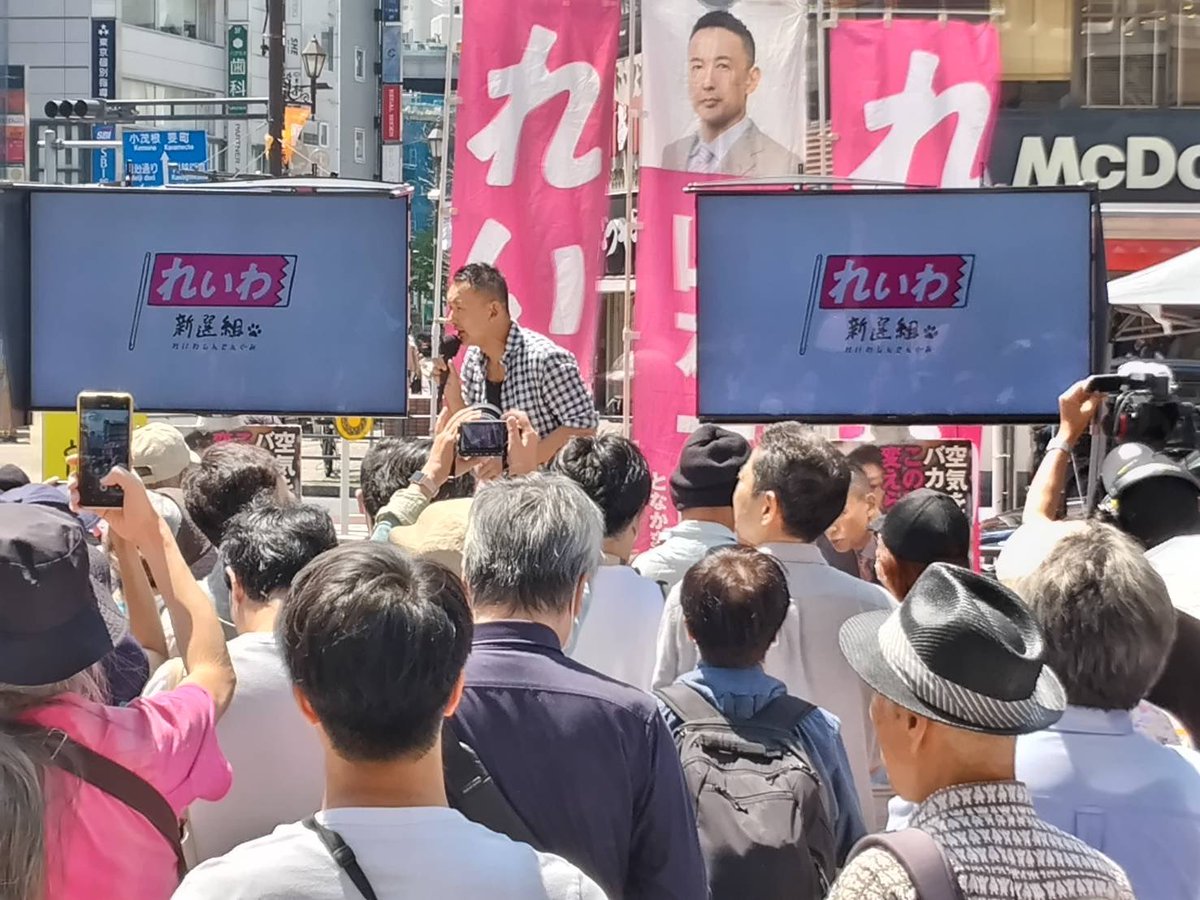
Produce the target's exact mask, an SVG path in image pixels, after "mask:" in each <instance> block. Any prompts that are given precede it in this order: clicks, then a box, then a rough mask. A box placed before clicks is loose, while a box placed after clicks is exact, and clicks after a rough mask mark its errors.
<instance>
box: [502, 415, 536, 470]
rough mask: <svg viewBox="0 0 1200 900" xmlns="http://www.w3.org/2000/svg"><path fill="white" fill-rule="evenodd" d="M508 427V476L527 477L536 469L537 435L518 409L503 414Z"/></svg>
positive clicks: (527, 418) (526, 416)
mask: <svg viewBox="0 0 1200 900" xmlns="http://www.w3.org/2000/svg"><path fill="white" fill-rule="evenodd" d="M504 422H505V424H506V425H507V426H508V474H509V475H528V474H530V473H531V472H536V471H537V467H538V433H537V431H536V430H535V429H534V427H533V425H532V423H531V422H530V421H529V416H528V415H526V414H525V413H523V412H521V410H519V409H513V410H509V411H508V412H506V413H505V414H504Z"/></svg>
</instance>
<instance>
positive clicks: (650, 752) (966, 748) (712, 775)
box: [0, 266, 1200, 900]
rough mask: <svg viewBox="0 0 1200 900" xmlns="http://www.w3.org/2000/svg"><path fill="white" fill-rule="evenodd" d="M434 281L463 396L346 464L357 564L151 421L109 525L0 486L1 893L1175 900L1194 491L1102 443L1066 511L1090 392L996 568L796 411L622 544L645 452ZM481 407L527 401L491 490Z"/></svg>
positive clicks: (286, 495) (1185, 860)
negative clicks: (1100, 454)
mask: <svg viewBox="0 0 1200 900" xmlns="http://www.w3.org/2000/svg"><path fill="white" fill-rule="evenodd" d="M454 284H455V289H454V291H453V293H452V296H453V304H452V309H453V310H454V315H455V316H456V317H457V320H458V321H459V323H460V328H461V330H462V332H463V334H464V339H466V340H467V341H468V343H470V342H471V340H472V339H475V340H476V341H477V342H476V343H475V344H473V346H474V347H475V348H478V349H477V350H476V351H475V352H474V353H473V354H471V355H469V356H468V361H469V363H470V365H471V367H472V368H471V374H469V376H468V377H467V378H466V379H465V380H461V381H460V380H458V379H454V378H451V379H450V381H451V383H450V385H449V387H448V392H447V393H448V398H449V399H448V401H447V408H446V409H445V410H444V411H443V413H442V414H441V416H440V417H439V420H438V426H437V429H436V434H435V435H434V437H433V438H432V439H389V440H385V441H380V442H378V443H377V444H375V445H373V446H372V448H371V449H370V451H369V453H368V454H367V457H366V459H365V460H364V461H363V465H362V475H361V487H360V492H359V502H360V504H361V506H362V509H363V511H364V512H365V514H366V515H367V517H368V520H369V523H370V525H371V530H370V537H369V538H368V539H366V540H344V541H339V539H338V536H337V534H336V533H335V530H334V528H333V525H332V522H331V521H330V519H329V516H328V515H327V514H326V513H325V512H323V511H322V510H321V509H319V508H316V507H313V506H309V505H305V504H303V503H301V502H300V501H298V500H297V499H296V498H295V496H294V495H292V494H291V492H289V491H288V490H287V485H286V481H285V480H284V479H283V477H282V474H281V472H280V471H279V468H278V466H277V464H276V462H275V460H274V458H273V457H272V456H271V455H270V454H269V453H267V452H265V451H263V450H260V449H258V448H255V447H251V446H246V445H238V444H218V445H214V446H212V447H210V448H208V449H207V450H205V451H204V453H203V454H202V455H201V456H200V457H196V456H195V455H194V454H191V453H190V452H189V451H188V449H187V447H186V445H185V444H184V442H183V438H182V436H181V435H180V434H179V433H178V432H177V431H175V430H173V429H171V428H169V427H167V426H164V425H161V424H158V423H153V424H150V425H147V426H145V427H144V428H142V429H140V430H139V431H138V432H136V433H135V434H134V438H133V460H132V462H133V471H132V472H131V471H127V470H126V469H124V468H117V469H114V470H113V471H112V472H111V473H110V474H109V475H108V476H107V478H106V483H107V484H108V485H111V486H114V487H119V488H120V489H121V490H122V491H123V493H124V503H123V506H122V507H121V508H120V509H115V510H103V511H90V510H85V509H80V508H79V506H78V494H77V492H76V491H75V485H74V483H73V482H72V484H71V485H70V486H69V489H67V490H64V489H60V488H58V487H55V486H51V485H31V484H28V483H27V482H28V478H27V477H25V476H24V474H23V473H21V472H20V471H19V470H15V469H14V468H13V467H4V468H3V469H0V488H3V489H4V490H3V493H0V804H2V805H3V810H4V813H3V816H2V817H0V898H4V900H60V898H90V897H96V898H100V897H104V898H110V897H118V896H120V897H138V898H150V900H154V898H167V897H171V896H177V897H181V898H187V900H237V898H285V897H286V898H299V897H306V898H316V900H324V898H358V897H362V898H366V900H372V898H401V897H403V898H418V897H428V898H445V897H476V896H478V897H494V898H514V900H516V898H554V900H559V898H561V900H580V898H604V897H608V898H627V900H638V898H646V900H672V898H678V900H705V898H712V900H725V898H750V897H753V898H764V900H767V898H780V900H783V898H798V900H806V898H822V897H829V898H836V900H868V898H870V900H876V898H881V900H914V898H925V900H933V898H942V897H945V898H950V897H961V898H967V900H1041V898H1045V900H1070V898H1075V900H1084V898H1092V900H1095V898H1105V900H1107V898H1130V897H1134V896H1139V897H1144V898H1153V900H1173V898H1179V900H1183V898H1195V897H1200V854H1197V853H1196V852H1195V848H1196V846H1198V845H1200V844H1198V843H1197V841H1198V839H1200V755H1197V753H1196V751H1195V750H1194V749H1192V747H1191V740H1190V737H1189V735H1190V734H1192V733H1195V728H1197V727H1200V707H1198V706H1197V700H1196V691H1195V689H1194V686H1195V684H1196V678H1197V672H1196V670H1197V667H1198V666H1200V662H1197V660H1200V655H1197V653H1196V652H1194V650H1195V647H1196V646H1197V641H1198V640H1200V622H1198V621H1197V618H1196V616H1197V615H1200V603H1197V601H1196V598H1197V588H1196V584H1197V579H1196V578H1195V575H1194V571H1195V570H1194V569H1193V568H1192V565H1193V562H1192V557H1191V556H1190V554H1191V552H1193V547H1194V545H1195V544H1196V543H1197V541H1200V505H1198V501H1200V482H1197V481H1196V479H1195V478H1193V477H1192V476H1191V475H1190V474H1189V472H1188V471H1187V470H1186V469H1185V468H1184V467H1183V466H1181V465H1180V464H1179V463H1177V462H1174V461H1173V460H1171V459H1168V458H1166V457H1163V456H1160V455H1158V454H1155V453H1154V452H1153V451H1151V450H1149V449H1148V448H1141V447H1137V446H1133V445H1123V446H1122V447H1119V448H1118V451H1117V452H1116V455H1115V456H1114V458H1113V460H1112V461H1111V464H1106V466H1105V472H1104V488H1105V491H1106V495H1107V500H1106V502H1105V503H1104V504H1102V505H1101V509H1100V510H1099V512H1098V514H1097V515H1096V516H1095V517H1093V518H1091V519H1089V520H1080V521H1062V520H1061V515H1060V514H1061V507H1062V503H1061V498H1062V494H1063V488H1064V486H1065V482H1066V479H1067V473H1068V470H1069V467H1070V453H1071V449H1072V447H1073V446H1074V444H1075V443H1076V442H1078V441H1079V439H1080V438H1081V437H1082V436H1083V435H1084V434H1085V433H1086V431H1087V430H1088V428H1089V426H1090V424H1091V422H1092V419H1093V417H1094V416H1095V414H1096V411H1097V409H1098V407H1099V404H1100V398H1099V397H1097V396H1095V395H1092V394H1089V393H1088V392H1087V389H1086V386H1085V385H1083V384H1080V385H1076V386H1074V387H1073V388H1071V389H1070V390H1068V391H1067V392H1066V393H1065V394H1064V395H1063V397H1062V399H1061V422H1060V425H1059V431H1058V437H1057V438H1056V440H1055V441H1052V442H1051V446H1050V451H1049V452H1048V454H1047V456H1046V458H1045V459H1044V460H1043V462H1042V463H1041V466H1040V467H1039V469H1038V471H1037V473H1036V475H1035V477H1034V479H1033V482H1032V484H1031V486H1030V491H1029V499H1028V502H1027V505H1026V507H1025V511H1024V524H1023V525H1022V526H1021V528H1020V529H1018V531H1017V533H1016V534H1014V535H1013V537H1012V538H1011V539H1010V541H1009V542H1008V544H1007V545H1006V547H1005V549H1004V551H1003V552H1002V553H1001V556H1000V558H999V559H998V560H997V563H996V578H990V577H987V576H984V575H981V574H978V573H976V572H975V571H972V569H971V565H970V564H971V562H972V559H971V556H972V547H971V543H972V542H971V523H970V522H969V520H968V518H967V516H966V515H965V514H964V512H963V511H962V509H960V507H959V506H958V504H957V503H956V502H955V501H954V500H953V499H952V498H950V497H949V496H947V495H945V494H941V493H938V492H936V491H932V490H919V491H915V492H913V493H911V494H908V495H907V496H905V497H903V498H902V499H900V500H899V501H898V502H896V503H894V504H893V505H891V506H890V508H888V509H886V510H885V509H884V506H885V504H884V497H883V491H882V474H883V471H882V462H881V459H880V457H879V456H878V450H877V448H871V447H864V448H859V450H857V451H855V452H854V453H852V454H849V455H847V454H844V453H843V452H841V451H840V450H839V449H838V448H836V447H835V446H834V445H832V444H831V443H830V442H828V441H827V440H825V439H824V438H822V437H820V436H818V434H817V433H815V432H814V431H813V430H811V429H808V428H805V427H804V426H802V425H799V424H796V423H779V424H774V425H770V426H768V427H766V428H765V429H763V430H762V431H761V434H760V435H759V436H758V437H757V439H756V440H755V441H754V442H753V444H751V443H750V442H748V441H747V440H745V439H744V438H743V437H741V436H739V435H738V434H736V433H734V432H732V431H728V430H725V429H722V428H718V427H715V426H711V425H705V426H701V427H700V428H699V429H697V430H696V432H695V433H694V434H692V435H691V437H690V438H689V440H688V441H687V443H686V445H685V446H684V448H683V451H682V453H681V455H680V458H679V461H678V466H677V468H676V470H675V472H674V473H673V474H672V476H671V478H670V480H669V487H670V494H671V499H672V501H673V502H674V505H675V507H676V508H677V510H678V513H679V521H678V524H676V525H674V526H673V527H671V528H668V529H666V530H665V531H664V532H663V533H662V534H661V535H660V536H659V539H658V541H657V543H655V544H654V546H652V547H651V548H650V549H648V550H646V551H645V552H643V553H640V554H635V552H634V548H635V546H637V545H638V543H639V541H638V538H639V529H640V527H641V523H642V521H643V513H644V512H645V509H646V507H647V504H648V502H649V500H650V494H651V475H650V471H649V467H648V465H647V462H646V459H645V457H644V456H643V454H642V452H641V451H640V450H639V448H638V447H637V446H636V445H635V444H634V443H632V442H631V441H629V440H628V439H626V438H623V437H620V436H616V435H611V434H598V433H596V429H595V423H594V422H588V421H586V417H585V416H582V415H581V414H579V412H578V410H576V409H575V405H576V394H577V392H576V389H575V386H574V384H573V381H572V376H571V372H570V366H569V365H568V364H567V363H566V362H565V361H564V360H563V359H562V358H561V356H560V355H559V354H557V352H556V351H555V350H554V349H553V345H552V344H549V342H548V341H546V339H544V338H541V337H540V336H536V335H533V334H532V333H526V332H524V331H523V330H522V329H520V326H518V325H517V324H516V323H514V322H512V321H511V319H509V318H508V315H507V306H506V300H507V298H506V294H505V292H504V289H503V279H502V278H500V277H499V275H498V273H496V272H495V270H492V269H490V267H480V266H472V267H468V268H467V269H466V270H463V271H462V272H460V273H458V274H457V275H456V277H455V282H454ZM498 359H502V360H503V362H502V363H501V364H499V365H498V366H497V365H493V363H497V362H498ZM514 372H515V373H522V374H521V378H522V379H523V380H522V381H521V383H520V384H519V385H510V384H509V382H508V379H509V378H512V377H513V375H514ZM546 373H548V377H549V378H550V381H549V382H548V384H549V385H550V387H549V388H547V391H546V392H544V393H538V391H539V385H543V384H546V383H547V382H545V381H544V380H543V376H544V375H546ZM443 374H445V375H449V373H448V372H444V373H443ZM573 377H574V378H575V379H578V372H577V371H575V373H574V376H573ZM468 395H469V396H468ZM475 395H479V396H481V397H487V396H491V397H493V398H495V397H497V396H498V397H499V398H500V399H501V400H503V401H506V400H508V399H511V398H512V397H513V396H514V395H515V396H516V397H518V398H519V399H521V400H523V401H527V402H529V403H530V404H532V405H533V406H534V409H532V410H530V409H521V408H520V407H517V408H510V411H509V412H508V413H506V414H505V415H504V417H503V418H504V422H505V427H506V429H507V433H508V451H507V453H506V455H505V457H504V458H503V459H500V460H497V459H486V460H465V459H462V458H461V457H460V456H459V453H458V449H459V441H458V438H459V433H460V431H461V429H462V428H463V426H464V424H466V423H468V422H471V421H473V420H474V419H475V418H477V417H478V416H479V415H480V414H481V413H480V410H479V408H478V403H477V401H474V400H471V401H470V402H467V401H468V400H469V399H470V397H471V396H475ZM534 395H536V397H534ZM531 397H533V399H530V398H531ZM497 405H499V404H497ZM505 406H506V408H507V404H505ZM564 406H565V411H564ZM547 441H548V442H549V444H550V448H549V449H547V446H546V443H547Z"/></svg>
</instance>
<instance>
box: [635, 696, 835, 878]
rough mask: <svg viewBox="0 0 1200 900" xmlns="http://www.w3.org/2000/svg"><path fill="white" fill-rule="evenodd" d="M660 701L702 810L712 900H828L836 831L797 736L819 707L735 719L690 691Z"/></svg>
mask: <svg viewBox="0 0 1200 900" xmlns="http://www.w3.org/2000/svg"><path fill="white" fill-rule="evenodd" d="M656 693H657V696H658V697H659V698H660V699H661V700H662V701H663V703H665V704H666V705H667V707H668V708H669V709H670V710H671V711H672V712H673V713H675V715H676V716H678V717H679V718H680V719H681V720H682V721H683V724H682V725H681V726H680V727H679V728H677V729H676V731H675V745H676V747H678V749H679V757H680V761H681V762H682V763H683V774H684V776H685V778H686V779H687V786H688V790H689V792H690V793H691V796H692V800H693V802H694V803H695V807H696V823H697V826H698V828H699V830H700V846H701V849H702V850H703V851H704V862H705V866H706V868H707V870H708V885H709V890H710V897H711V900H743V898H746V897H762V898H764V900H767V898H775V897H787V898H789V900H791V898H794V900H809V898H813V900H819V898H821V897H824V896H825V895H826V893H828V891H829V886H830V884H831V882H832V881H833V875H834V872H835V871H836V868H837V862H836V850H835V846H834V844H835V842H834V836H833V824H832V821H831V819H830V814H829V810H828V809H827V808H826V805H825V800H824V798H823V795H822V790H821V783H820V780H819V778H818V777H817V772H816V769H815V768H814V766H813V765H812V762H811V761H810V760H809V758H808V753H807V752H806V751H805V749H804V746H803V745H802V744H801V743H800V741H799V740H798V739H797V737H796V727H797V726H798V725H799V724H800V721H801V720H802V719H803V718H804V717H805V716H807V715H809V714H810V713H811V712H812V711H813V710H814V709H815V708H816V707H814V706H813V705H812V704H811V703H806V702H805V701H803V700H800V699H799V698H797V697H792V696H789V695H785V696H782V697H777V698H776V699H774V700H772V701H771V702H770V703H769V704H767V706H766V707H764V708H763V709H762V710H760V711H759V712H758V714H757V715H755V716H754V717H753V718H750V719H732V720H731V719H727V718H726V717H725V716H723V715H721V713H720V712H719V711H717V710H716V709H714V708H713V706H712V705H711V704H710V703H708V701H706V700H705V699H704V698H703V697H702V696H700V694H699V693H697V692H696V691H694V690H692V688H690V687H688V686H687V685H686V684H672V685H670V686H668V687H665V688H663V689H662V690H660V691H657V692H656Z"/></svg>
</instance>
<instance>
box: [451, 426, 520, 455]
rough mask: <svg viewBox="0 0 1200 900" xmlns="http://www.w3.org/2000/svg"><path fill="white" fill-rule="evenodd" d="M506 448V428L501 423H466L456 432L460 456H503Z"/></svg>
mask: <svg viewBox="0 0 1200 900" xmlns="http://www.w3.org/2000/svg"><path fill="white" fill-rule="evenodd" d="M507 448H508V426H507V425H505V423H503V422H496V421H487V422H466V423H464V424H463V426H462V427H461V428H460V429H459V432H458V453H459V455H460V456H466V457H469V456H503V455H504V451H505V450H506V449H507Z"/></svg>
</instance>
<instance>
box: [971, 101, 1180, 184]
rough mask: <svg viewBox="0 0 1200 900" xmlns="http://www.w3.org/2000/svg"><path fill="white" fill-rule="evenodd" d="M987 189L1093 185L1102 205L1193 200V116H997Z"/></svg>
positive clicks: (1089, 112) (1102, 112)
mask: <svg viewBox="0 0 1200 900" xmlns="http://www.w3.org/2000/svg"><path fill="white" fill-rule="evenodd" d="M988 175H989V177H990V181H991V183H992V184H1011V185H1014V186H1017V187H1029V186H1034V187H1044V186H1047V185H1057V184H1079V183H1081V182H1094V183H1096V184H1097V185H1098V186H1099V187H1100V190H1101V191H1102V192H1103V199H1104V200H1109V201H1112V200H1116V201H1130V202H1156V203H1162V202H1167V203H1196V202H1200V111H1195V110H1129V109H1125V110H1110V109H1076V110H1059V111H1056V112H1052V113H1045V114H1042V113H1025V112H1002V113H1001V114H1000V118H999V120H998V121H997V123H996V134H995V139H994V141H993V144H992V152H991V156H990V157H989V160H988Z"/></svg>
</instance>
